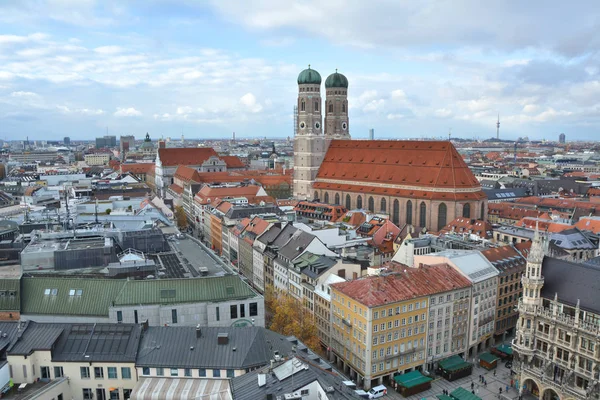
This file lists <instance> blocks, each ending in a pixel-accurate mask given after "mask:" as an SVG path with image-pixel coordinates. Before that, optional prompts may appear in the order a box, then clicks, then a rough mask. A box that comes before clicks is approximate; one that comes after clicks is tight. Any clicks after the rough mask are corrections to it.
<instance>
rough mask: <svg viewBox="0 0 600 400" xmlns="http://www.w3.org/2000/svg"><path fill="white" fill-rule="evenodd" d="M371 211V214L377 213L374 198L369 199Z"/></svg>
mask: <svg viewBox="0 0 600 400" xmlns="http://www.w3.org/2000/svg"><path fill="white" fill-rule="evenodd" d="M368 207H369V211H371V212H375V201H374V200H373V197H369V206H368Z"/></svg>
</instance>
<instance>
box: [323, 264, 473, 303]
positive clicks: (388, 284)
mask: <svg viewBox="0 0 600 400" xmlns="http://www.w3.org/2000/svg"><path fill="white" fill-rule="evenodd" d="M396 265H397V266H399V264H396ZM395 269H396V270H398V268H395ZM331 286H332V287H333V288H334V289H335V290H337V291H339V292H341V293H342V294H344V295H346V296H348V297H350V298H351V299H352V300H354V301H357V302H359V303H360V304H363V305H365V306H367V307H377V306H381V305H385V304H390V303H396V302H399V301H404V300H410V299H414V298H418V297H424V296H429V295H432V294H434V293H443V292H447V291H450V290H455V289H459V288H466V287H469V286H471V282H470V281H469V280H468V279H467V278H465V277H464V276H463V275H461V274H460V273H459V272H458V271H456V270H455V269H454V268H452V267H450V266H449V265H447V264H439V265H425V266H422V267H419V268H409V267H406V268H405V269H404V270H402V269H401V266H400V271H399V272H397V273H393V274H390V275H381V276H373V277H368V278H361V279H355V280H351V281H348V282H340V283H335V284H333V285H331Z"/></svg>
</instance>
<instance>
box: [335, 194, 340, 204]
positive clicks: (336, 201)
mask: <svg viewBox="0 0 600 400" xmlns="http://www.w3.org/2000/svg"><path fill="white" fill-rule="evenodd" d="M335 204H340V194H339V193H336V194H335Z"/></svg>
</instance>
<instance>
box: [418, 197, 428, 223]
mask: <svg viewBox="0 0 600 400" xmlns="http://www.w3.org/2000/svg"><path fill="white" fill-rule="evenodd" d="M426 224H427V206H426V205H425V202H424V201H422V202H421V205H420V206H419V226H420V227H421V228H424V227H425V225H426Z"/></svg>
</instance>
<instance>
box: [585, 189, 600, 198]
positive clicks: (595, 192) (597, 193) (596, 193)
mask: <svg viewBox="0 0 600 400" xmlns="http://www.w3.org/2000/svg"><path fill="white" fill-rule="evenodd" d="M587 195H588V196H600V188H595V187H593V188H589V189H588V191H587Z"/></svg>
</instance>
